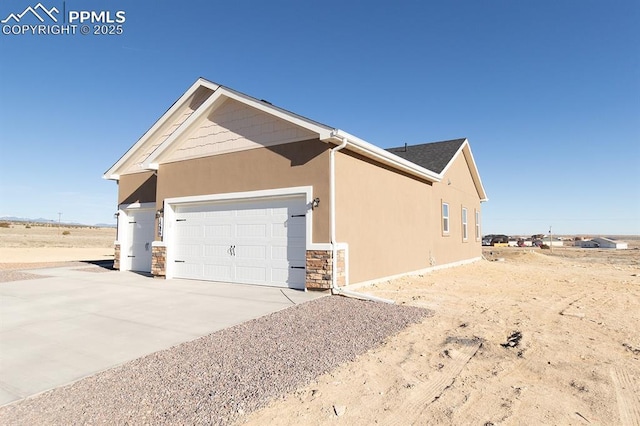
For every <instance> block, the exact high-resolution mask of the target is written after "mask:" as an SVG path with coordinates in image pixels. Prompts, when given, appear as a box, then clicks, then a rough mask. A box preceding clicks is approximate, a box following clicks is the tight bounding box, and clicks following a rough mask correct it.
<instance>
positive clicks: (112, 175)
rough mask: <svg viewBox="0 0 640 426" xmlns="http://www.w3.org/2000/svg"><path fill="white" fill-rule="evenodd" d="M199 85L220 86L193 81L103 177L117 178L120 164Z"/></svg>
mask: <svg viewBox="0 0 640 426" xmlns="http://www.w3.org/2000/svg"><path fill="white" fill-rule="evenodd" d="M201 86H204V87H206V88H208V89H210V90H213V91H214V92H215V90H216V89H217V88H218V87H220V86H219V85H217V84H215V83H212V82H210V81H208V80H206V79H204V78H198V80H196V82H195V83H193V84H192V85H191V87H189V89H188V90H187V91H186V92H185V93H184V94H183V95H182V96H180V98H178V100H177V101H175V102H174V103H173V105H171V107H170V108H169V109H168V110H167V111H166V112H165V113H164V114H162V116H161V117H160V118H159V119H158V120H157V121H156V122H155V123H154V124H153V126H151V128H150V129H149V130H147V131H146V132H145V133H144V134H143V135H142V137H140V139H138V141H137V142H136V143H135V144H134V145H133V146H132V147H131V148H129V150H128V151H127V152H126V153H125V154H124V155H123V156H122V157H120V159H119V160H118V161H116V163H115V164H114V165H113V166H111V168H110V169H109V170H107V171H106V172H105V173H104V175H103V176H102V177H103V178H104V179H111V180H118V179H119V178H120V176H119V174H118V173H116V172H117V171H118V169H119V168H120V166H122V165H123V164H124V163H125V162H126V161H127V160H128V159H129V158H131V157H132V156H133V154H134V153H135V152H136V151H137V150H138V149H139V148H140V147H141V146H142V145H144V143H145V142H146V141H147V140H148V139H149V138H150V137H151V135H153V134H154V133H155V132H156V131H157V130H158V128H160V126H162V125H163V124H164V122H165V121H166V120H167V119H168V118H169V117H171V115H172V114H173V113H175V112H176V110H178V109H179V108H180V107H181V106H182V105H184V103H185V102H186V101H187V100H188V99H189V97H191V95H193V94H194V93H195V91H196V90H198V89H199V88H200V87H201Z"/></svg>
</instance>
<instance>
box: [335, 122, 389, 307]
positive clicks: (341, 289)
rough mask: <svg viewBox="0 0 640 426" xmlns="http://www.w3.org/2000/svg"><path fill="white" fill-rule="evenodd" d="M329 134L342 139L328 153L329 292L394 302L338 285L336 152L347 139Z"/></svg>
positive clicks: (342, 147)
mask: <svg viewBox="0 0 640 426" xmlns="http://www.w3.org/2000/svg"><path fill="white" fill-rule="evenodd" d="M331 136H332V137H334V138H340V139H342V143H341V144H340V145H338V146H336V147H335V148H332V149H331V152H330V153H329V201H330V204H331V207H330V209H329V227H330V231H331V271H332V272H331V294H338V295H342V296H347V297H353V298H356V299H362V300H371V301H374V302H383V303H391V304H393V303H395V301H393V300H390V299H384V298H381V297H376V296H373V295H371V294H364V293H358V292H355V291H351V290H347V289H344V288H341V287H340V286H338V275H337V274H336V270H337V269H338V241H337V238H336V152H338V151H340V150H341V149H344V148H345V147H346V146H347V145H348V144H349V139H347V138H346V137H344V136H339V135H338V131H337V130H333V131H332V132H331Z"/></svg>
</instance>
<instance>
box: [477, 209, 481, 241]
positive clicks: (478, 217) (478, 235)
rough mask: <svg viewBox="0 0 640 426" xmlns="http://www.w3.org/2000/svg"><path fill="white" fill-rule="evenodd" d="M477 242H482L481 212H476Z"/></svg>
mask: <svg viewBox="0 0 640 426" xmlns="http://www.w3.org/2000/svg"><path fill="white" fill-rule="evenodd" d="M476 241H480V212H479V211H478V210H476Z"/></svg>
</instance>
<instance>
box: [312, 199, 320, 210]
mask: <svg viewBox="0 0 640 426" xmlns="http://www.w3.org/2000/svg"><path fill="white" fill-rule="evenodd" d="M319 205H320V198H318V197H316V198H314V199H313V201H312V202H311V210H313V209H315V208H316V207H318V206H319Z"/></svg>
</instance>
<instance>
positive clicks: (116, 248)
mask: <svg viewBox="0 0 640 426" xmlns="http://www.w3.org/2000/svg"><path fill="white" fill-rule="evenodd" d="M113 269H116V270H118V271H119V270H120V243H119V242H117V241H116V242H115V243H114V244H113Z"/></svg>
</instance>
